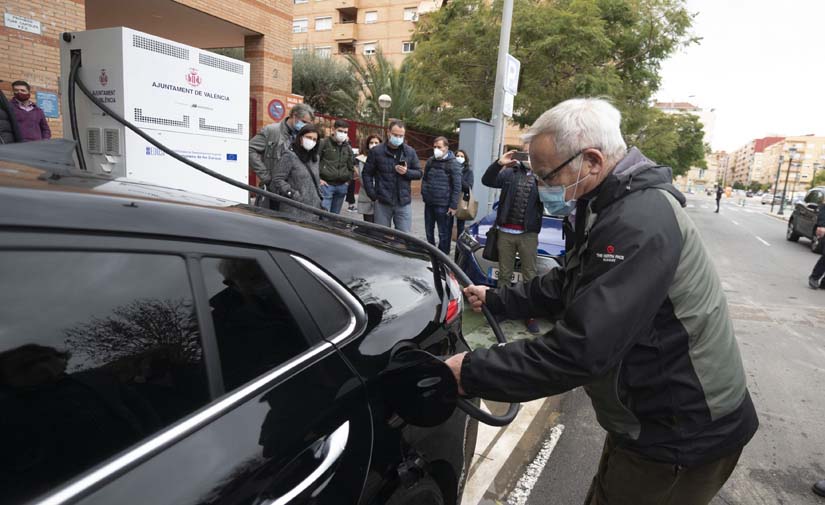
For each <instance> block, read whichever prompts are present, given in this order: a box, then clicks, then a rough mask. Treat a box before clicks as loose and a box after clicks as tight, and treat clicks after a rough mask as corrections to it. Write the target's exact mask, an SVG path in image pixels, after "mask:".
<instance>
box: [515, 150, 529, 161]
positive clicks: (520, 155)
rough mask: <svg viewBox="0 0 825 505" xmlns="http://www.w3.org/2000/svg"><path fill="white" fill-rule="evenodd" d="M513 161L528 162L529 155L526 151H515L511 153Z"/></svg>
mask: <svg viewBox="0 0 825 505" xmlns="http://www.w3.org/2000/svg"><path fill="white" fill-rule="evenodd" d="M513 159H514V160H517V161H530V153H528V152H527V151H516V152H514V153H513Z"/></svg>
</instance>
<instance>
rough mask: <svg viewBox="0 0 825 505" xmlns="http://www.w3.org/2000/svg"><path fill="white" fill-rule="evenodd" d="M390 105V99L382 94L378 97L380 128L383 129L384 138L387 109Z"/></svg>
mask: <svg viewBox="0 0 825 505" xmlns="http://www.w3.org/2000/svg"><path fill="white" fill-rule="evenodd" d="M391 105H392V97H391V96H390V95H387V94H384V95H381V96H379V97H378V106H379V107H381V128H383V129H384V137H386V136H387V132H386V130H387V109H389V108H390V106H391Z"/></svg>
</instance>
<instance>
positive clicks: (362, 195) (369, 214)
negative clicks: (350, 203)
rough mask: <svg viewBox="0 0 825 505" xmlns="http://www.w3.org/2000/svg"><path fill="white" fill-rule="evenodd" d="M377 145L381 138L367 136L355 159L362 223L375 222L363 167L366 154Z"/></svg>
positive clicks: (379, 143) (372, 203)
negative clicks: (359, 184)
mask: <svg viewBox="0 0 825 505" xmlns="http://www.w3.org/2000/svg"><path fill="white" fill-rule="evenodd" d="M379 145H381V137H379V136H378V135H374V134H373V135H369V136H368V137H367V140H365V141H364V145H363V146H362V148H361V154H359V155H358V156H357V157H356V160H357V161H358V173H359V174H361V189H359V190H358V212H359V213H360V214H362V215H363V216H364V221H366V222H368V223H374V222H375V214H374V213H375V202H373V201H372V200H370V197H369V196H368V195H367V189H366V184H364V178H363V174H364V165H365V164H366V162H367V154H369V152H370V151H371V150H372V149H373V148H375V147H378V146H379Z"/></svg>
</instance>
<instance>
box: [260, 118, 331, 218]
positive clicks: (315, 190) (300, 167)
mask: <svg viewBox="0 0 825 505" xmlns="http://www.w3.org/2000/svg"><path fill="white" fill-rule="evenodd" d="M318 137H319V134H318V128H316V127H315V125H313V124H307V125H304V127H303V128H301V131H299V132H298V135H297V136H296V137H295V140H293V141H292V149H291V150H290V151H287V152H285V153H284V155H283V156H281V159H280V160H278V165H277V166H276V167H275V171H274V172H273V173H272V180H271V181H270V184H271V187H272V190H274V191H275V192H276V193H277V194H279V195H282V196H285V197H287V198H289V199H291V200H295V201H296V202H300V203H303V204H306V205H310V206H312V207H318V208H320V207H321V199H322V194H321V181H320V175H319V171H318ZM280 211H281V212H283V213H284V214H289V215H292V216H297V217H301V218H303V219H317V216H316V215H315V214H310V213H308V212H306V211H303V210H300V209H297V208H295V207H293V206H291V205H288V204H283V205H281V206H280Z"/></svg>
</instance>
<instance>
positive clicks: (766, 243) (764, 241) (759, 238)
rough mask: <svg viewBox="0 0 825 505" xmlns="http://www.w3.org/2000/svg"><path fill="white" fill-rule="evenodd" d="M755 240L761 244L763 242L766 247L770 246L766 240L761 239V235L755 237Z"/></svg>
mask: <svg viewBox="0 0 825 505" xmlns="http://www.w3.org/2000/svg"><path fill="white" fill-rule="evenodd" d="M756 240H758V241H760V242H762V243H763V244H765V245H766V246H768V247H770V246H771V245H770V244H769V243H768V242H767V241H766V240H763V239H762V237H756Z"/></svg>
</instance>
